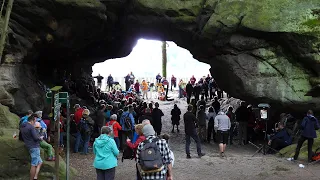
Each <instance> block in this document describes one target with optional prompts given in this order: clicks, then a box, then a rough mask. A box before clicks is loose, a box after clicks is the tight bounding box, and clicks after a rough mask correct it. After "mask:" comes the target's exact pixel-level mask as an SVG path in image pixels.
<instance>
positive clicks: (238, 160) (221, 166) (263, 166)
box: [70, 100, 320, 180]
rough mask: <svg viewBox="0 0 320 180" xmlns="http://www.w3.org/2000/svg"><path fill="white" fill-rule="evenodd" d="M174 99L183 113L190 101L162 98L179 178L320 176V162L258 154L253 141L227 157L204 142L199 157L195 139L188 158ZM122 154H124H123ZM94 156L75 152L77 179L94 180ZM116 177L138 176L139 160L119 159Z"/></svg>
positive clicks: (289, 179) (119, 179) (165, 127)
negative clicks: (174, 128) (176, 128)
mask: <svg viewBox="0 0 320 180" xmlns="http://www.w3.org/2000/svg"><path fill="white" fill-rule="evenodd" d="M173 103H177V105H178V106H179V108H180V109H181V111H182V113H184V112H186V106H187V104H186V102H184V101H182V100H181V101H180V100H179V101H175V102H160V109H162V110H163V112H164V114H165V116H164V117H163V128H162V129H163V133H168V134H170V136H171V138H170V143H169V145H170V147H171V149H172V151H173V152H174V154H175V164H174V167H173V177H174V179H176V180H207V179H208V180H209V179H210V180H211V179H219V180H227V179H230V180H231V179H232V180H233V179H234V180H237V179H239V180H243V179H250V180H251V179H252V180H254V179H258V180H269V179H270V180H293V179H308V180H319V179H320V172H319V167H320V165H319V164H318V165H314V166H309V167H306V168H304V169H302V168H299V167H298V164H296V163H293V162H289V161H287V160H286V159H284V158H277V157H275V156H272V155H266V156H263V155H262V154H259V155H257V156H255V157H251V155H252V154H253V153H254V151H255V150H256V149H255V148H253V147H252V146H250V145H247V146H237V145H232V146H228V147H227V152H226V155H227V157H226V158H224V159H221V158H220V157H219V154H218V146H217V145H216V144H204V145H203V146H202V149H203V152H205V153H206V156H204V157H202V158H201V159H199V158H196V156H197V153H196V147H195V143H194V142H192V144H191V156H192V157H193V158H192V159H186V155H185V140H184V131H183V130H184V127H183V122H182V121H183V120H181V124H182V125H181V127H180V130H181V131H180V133H177V132H176V133H171V116H170V111H171V109H172V108H173ZM120 157H121V155H120ZM93 159H94V156H93V155H92V154H90V155H87V156H83V155H80V154H71V160H70V161H71V166H72V167H74V168H75V169H77V170H78V176H77V177H75V178H74V179H75V180H85V179H86V180H91V179H95V178H96V174H95V170H94V168H93V167H92V163H93ZM116 180H135V162H134V161H130V160H125V161H124V162H121V161H119V162H118V167H117V169H116Z"/></svg>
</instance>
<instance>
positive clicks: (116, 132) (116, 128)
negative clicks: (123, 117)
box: [106, 114, 122, 149]
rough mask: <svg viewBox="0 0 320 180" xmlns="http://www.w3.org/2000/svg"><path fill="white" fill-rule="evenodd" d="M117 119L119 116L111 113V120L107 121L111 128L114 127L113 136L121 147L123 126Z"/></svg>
mask: <svg viewBox="0 0 320 180" xmlns="http://www.w3.org/2000/svg"><path fill="white" fill-rule="evenodd" d="M117 119H118V117H117V115H116V114H113V115H111V116H110V121H109V122H107V123H106V126H108V127H109V128H112V132H113V134H112V136H113V139H114V141H115V142H116V145H117V147H118V149H119V148H120V139H119V131H120V130H122V128H121V126H120V124H119V123H118V122H117Z"/></svg>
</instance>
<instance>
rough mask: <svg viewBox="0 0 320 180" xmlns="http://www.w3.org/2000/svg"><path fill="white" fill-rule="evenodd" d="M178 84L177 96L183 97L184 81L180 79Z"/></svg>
mask: <svg viewBox="0 0 320 180" xmlns="http://www.w3.org/2000/svg"><path fill="white" fill-rule="evenodd" d="M178 86H179V98H183V91H184V90H183V89H184V82H183V80H182V79H181V80H180V82H179V84H178Z"/></svg>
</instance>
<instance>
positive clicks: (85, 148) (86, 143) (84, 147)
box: [82, 134, 90, 154]
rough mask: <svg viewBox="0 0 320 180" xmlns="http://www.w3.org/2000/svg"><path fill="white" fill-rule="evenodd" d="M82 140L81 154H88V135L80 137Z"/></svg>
mask: <svg viewBox="0 0 320 180" xmlns="http://www.w3.org/2000/svg"><path fill="white" fill-rule="evenodd" d="M82 140H83V143H84V144H83V154H88V148H89V141H90V135H89V134H86V135H84V136H83V137H82Z"/></svg>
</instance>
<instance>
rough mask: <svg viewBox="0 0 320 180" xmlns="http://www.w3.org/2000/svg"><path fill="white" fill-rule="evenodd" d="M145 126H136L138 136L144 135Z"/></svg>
mask: <svg viewBox="0 0 320 180" xmlns="http://www.w3.org/2000/svg"><path fill="white" fill-rule="evenodd" d="M143 126H144V125H143V124H137V125H135V126H134V129H135V130H136V133H137V134H138V135H142V134H143V133H142V128H143Z"/></svg>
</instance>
